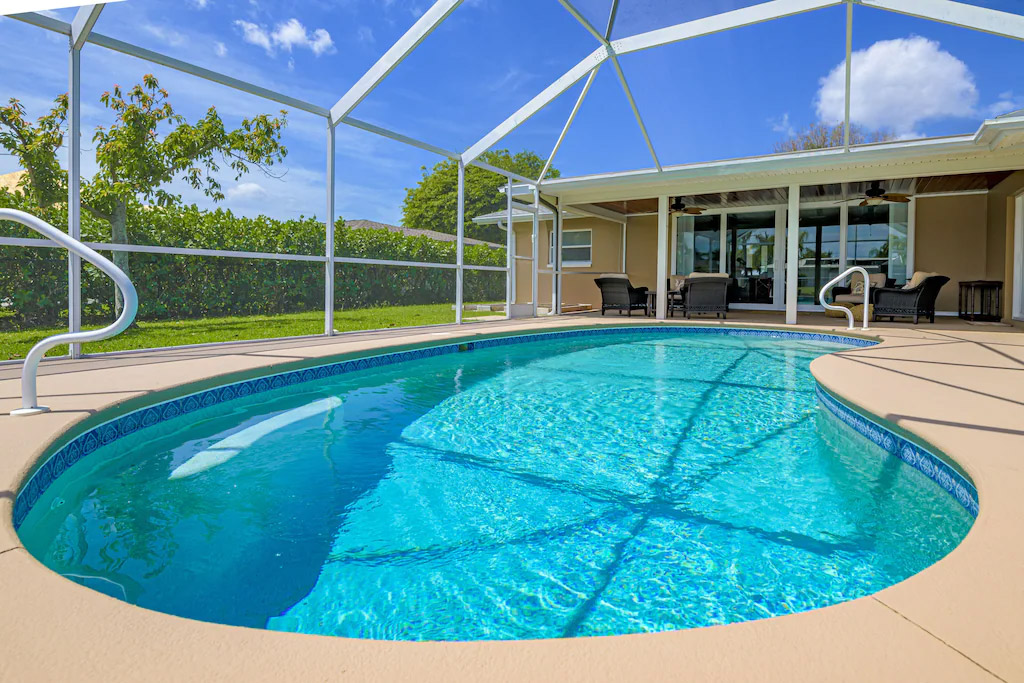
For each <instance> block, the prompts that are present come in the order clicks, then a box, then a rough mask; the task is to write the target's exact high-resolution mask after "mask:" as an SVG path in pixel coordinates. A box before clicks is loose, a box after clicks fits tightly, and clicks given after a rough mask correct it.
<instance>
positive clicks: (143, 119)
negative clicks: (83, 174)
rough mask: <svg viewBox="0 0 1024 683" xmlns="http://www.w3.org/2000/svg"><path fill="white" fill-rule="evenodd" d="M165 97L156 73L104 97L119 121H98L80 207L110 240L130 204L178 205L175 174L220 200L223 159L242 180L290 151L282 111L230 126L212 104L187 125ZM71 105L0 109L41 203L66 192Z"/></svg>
mask: <svg viewBox="0 0 1024 683" xmlns="http://www.w3.org/2000/svg"><path fill="white" fill-rule="evenodd" d="M168 98H169V95H168V93H167V91H166V90H164V89H163V88H161V87H160V84H159V83H158V82H157V79H156V77H154V76H153V75H151V74H147V75H145V76H143V78H142V83H140V84H138V85H135V86H134V87H132V88H131V89H130V90H128V91H123V90H122V89H121V87H120V86H117V85H115V86H114V88H113V90H111V91H108V92H105V93H103V95H102V96H101V97H100V101H101V102H102V103H103V105H104V106H105V107H107V108H108V109H110V110H111V111H112V112H113V113H114V115H115V120H114V123H113V124H112V125H111V126H110V127H109V128H105V127H103V126H99V127H97V129H96V132H95V134H94V135H93V142H94V143H95V145H96V164H97V166H98V167H99V170H98V171H97V173H96V175H94V176H93V178H92V179H90V180H87V181H85V182H83V183H82V208H84V209H85V210H86V211H88V212H89V213H91V214H92V215H93V216H95V217H97V218H99V219H101V220H103V221H106V222H107V223H109V224H110V241H111V242H114V243H120V244H125V243H128V213H129V210H136V209H138V210H141V209H142V208H143V206H144V205H156V206H173V205H177V204H179V203H180V202H181V196H180V195H176V194H173V193H172V192H170V191H169V190H168V189H167V185H168V184H169V183H171V182H172V181H174V180H182V181H184V182H186V183H187V184H188V185H190V186H191V187H193V188H195V189H196V190H200V191H201V192H202V193H203V194H205V195H206V196H207V197H210V198H211V199H212V200H213V201H215V202H216V201H221V200H222V199H224V193H223V192H222V189H221V185H220V183H219V182H218V180H217V179H216V176H215V174H216V173H217V172H218V171H220V169H221V165H222V164H223V165H226V166H227V168H228V169H229V170H230V171H231V172H232V173H233V174H234V178H235V180H238V179H239V178H241V177H242V176H243V175H245V174H247V173H249V171H250V170H251V168H252V167H256V168H258V169H260V170H261V171H263V172H264V173H269V168H270V167H271V166H273V165H274V164H275V163H278V162H280V161H282V160H283V159H284V158H285V156H286V155H287V154H288V150H287V149H286V148H285V147H284V145H282V144H281V132H282V131H283V129H284V127H285V126H286V125H287V112H285V111H283V110H282V111H281V117H280V118H276V117H270V116H268V115H266V114H260V115H258V116H255V117H253V118H251V119H244V120H243V121H242V125H241V126H240V127H238V128H236V129H234V130H227V129H226V128H225V127H224V122H223V121H222V120H221V118H220V115H219V114H218V113H217V110H216V108H215V107H210V108H209V109H208V110H207V112H206V115H205V116H203V117H202V118H201V119H199V121H197V122H196V123H195V124H190V123H188V122H187V121H186V120H185V117H183V116H181V115H180V114H177V113H175V111H174V108H173V107H172V106H171V103H170V101H169V99H168ZM67 106H68V100H67V96H66V95H63V96H61V97H59V98H57V100H56V101H55V104H54V108H53V110H52V111H51V112H50V113H49V114H47V115H46V116H44V117H42V118H40V119H39V121H38V123H37V124H36V125H34V126H33V125H32V124H31V123H30V122H28V121H27V120H25V117H24V109H23V108H22V107H21V105H20V103H18V101H17V100H14V99H12V100H11V103H10V105H9V106H8V107H2V108H0V133H2V134H0V145H3V146H4V147H5V148H6V149H7V150H8V151H9V152H10V153H12V154H14V155H15V156H17V157H18V160H19V161H20V162H21V164H22V167H23V168H25V170H26V175H25V178H24V179H23V183H24V185H25V187H26V188H27V190H28V191H29V192H30V193H31V194H32V195H33V196H35V197H37V198H38V199H37V203H38V204H39V206H40V207H45V206H49V205H50V204H52V203H54V202H56V201H59V197H61V196H66V192H67V189H66V188H67V174H66V172H64V171H60V164H59V162H58V161H57V152H58V150H59V148H60V146H61V145H62V144H63V138H64V123H65V121H66V119H67ZM55 169H56V171H55ZM113 261H114V263H115V264H116V265H117V266H118V267H119V268H121V270H123V271H124V272H125V273H129V267H128V254H127V253H126V252H121V251H115V252H114V255H113ZM115 293H116V298H115V309H116V311H117V312H120V310H121V300H120V292H118V291H117V290H116V289H115Z"/></svg>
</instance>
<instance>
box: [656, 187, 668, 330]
mask: <svg viewBox="0 0 1024 683" xmlns="http://www.w3.org/2000/svg"><path fill="white" fill-rule="evenodd" d="M668 201H669V198H668V196H666V195H662V196H660V197H658V266H657V274H658V281H657V283H655V284H656V290H655V291H656V292H657V298H656V301H657V312H656V314H655V317H656V318H657V319H658V320H664V319H665V317H666V314H667V312H668V283H667V282H666V280H667V279H668V238H669V224H668V223H669V220H668V216H669V213H668Z"/></svg>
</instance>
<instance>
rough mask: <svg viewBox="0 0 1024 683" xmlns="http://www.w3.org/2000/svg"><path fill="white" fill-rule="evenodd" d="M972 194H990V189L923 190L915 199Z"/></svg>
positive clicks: (916, 194)
mask: <svg viewBox="0 0 1024 683" xmlns="http://www.w3.org/2000/svg"><path fill="white" fill-rule="evenodd" d="M972 194H988V190H958V191H952V192H921V193H915V194H914V198H915V199H928V198H929V197H963V196H965V195H972Z"/></svg>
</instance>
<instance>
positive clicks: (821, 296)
mask: <svg viewBox="0 0 1024 683" xmlns="http://www.w3.org/2000/svg"><path fill="white" fill-rule="evenodd" d="M854 273H860V274H861V275H862V276H863V277H864V322H863V324H862V325H861V329H862V330H866V329H868V317H869V316H870V315H871V306H870V303H869V302H870V301H871V291H870V290H871V281H870V280H868V271H866V270H864V269H863V268H861V267H860V266H851V267H849V268H847V269H846V270H844V271H843V272H841V273H840V274H839V275H836V276H835V277H834V278H832V279H831V280H829V281H828V282H826V283H825V286H824V287H822V288H821V291H820V292H819V293H818V301H819V302H820V303H821V305H822V306H824V307H825V310H828V311H842V312H843V313H845V314H846V319H847V320H848V321H849V325H848V326H847V327H846V329H848V330H852V329H853V328H854V327H855V325H856V323H855V322H854V318H853V311H852V310H850V309H849V308H847V307H846V306H837V305H835V304H830V303H828V301H826V300H825V295H826V294H828V291H829V290H830V289H832V288H833V287H834V286H835V285H837V284H839V283H840V282H842V281H843V280H845V279H846V278H847V277H848V276H850V275H852V274H854Z"/></svg>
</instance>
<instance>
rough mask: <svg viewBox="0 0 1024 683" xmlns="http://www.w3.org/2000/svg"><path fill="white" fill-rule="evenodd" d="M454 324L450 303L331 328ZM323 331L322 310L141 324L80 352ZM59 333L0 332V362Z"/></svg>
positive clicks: (61, 350)
mask: <svg viewBox="0 0 1024 683" xmlns="http://www.w3.org/2000/svg"><path fill="white" fill-rule="evenodd" d="M495 315H500V314H498V313H490V312H486V311H464V313H463V316H464V317H465V318H471V317H481V316H495ZM454 322H455V311H454V310H452V305H451V304H425V305H420V306H391V307H381V308H360V309H353V310H347V311H335V312H334V329H335V330H337V331H339V332H350V331H353V330H378V329H387V328H389V327H412V326H415V325H435V324H439V323H454ZM87 327H90V329H92V328H96V327H102V325H94V326H87ZM323 330H324V314H323V312H321V311H312V312H309V313H291V314H287V315H270V316H259V315H254V316H229V317H224V318H201V319H198V320H162V321H157V322H146V321H140V322H138V323H137V324H136V325H135V326H134V327H132V328H131V329H129V330H127V331H125V332H122V333H121V334H119V335H117V336H116V337H113V338H111V339H106V340H104V341H101V342H94V343H91V344H85V345H84V349H83V350H84V351H85V352H86V353H99V352H101V351H124V350H128V349H152V348H157V347H161V346H183V345H185V344H205V343H208V342H220V341H239V340H245V339H270V338H275V337H296V336H300V335H305V334H320V333H322V332H323ZM61 332H67V327H53V328H45V329H44V328H36V329H32V330H24V331H18V332H0V360H3V359H8V360H9V359H15V358H24V357H25V354H26V353H28V350H29V349H30V348H32V345H33V344H35V343H36V342H38V341H39V340H40V339H43V338H45V337H49V336H50V335H53V334H59V333H61ZM67 352H68V349H67V346H59V347H57V348H55V349H53V350H52V351H50V352H49V353H47V355H48V356H59V355H61V354H66V353H67Z"/></svg>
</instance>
